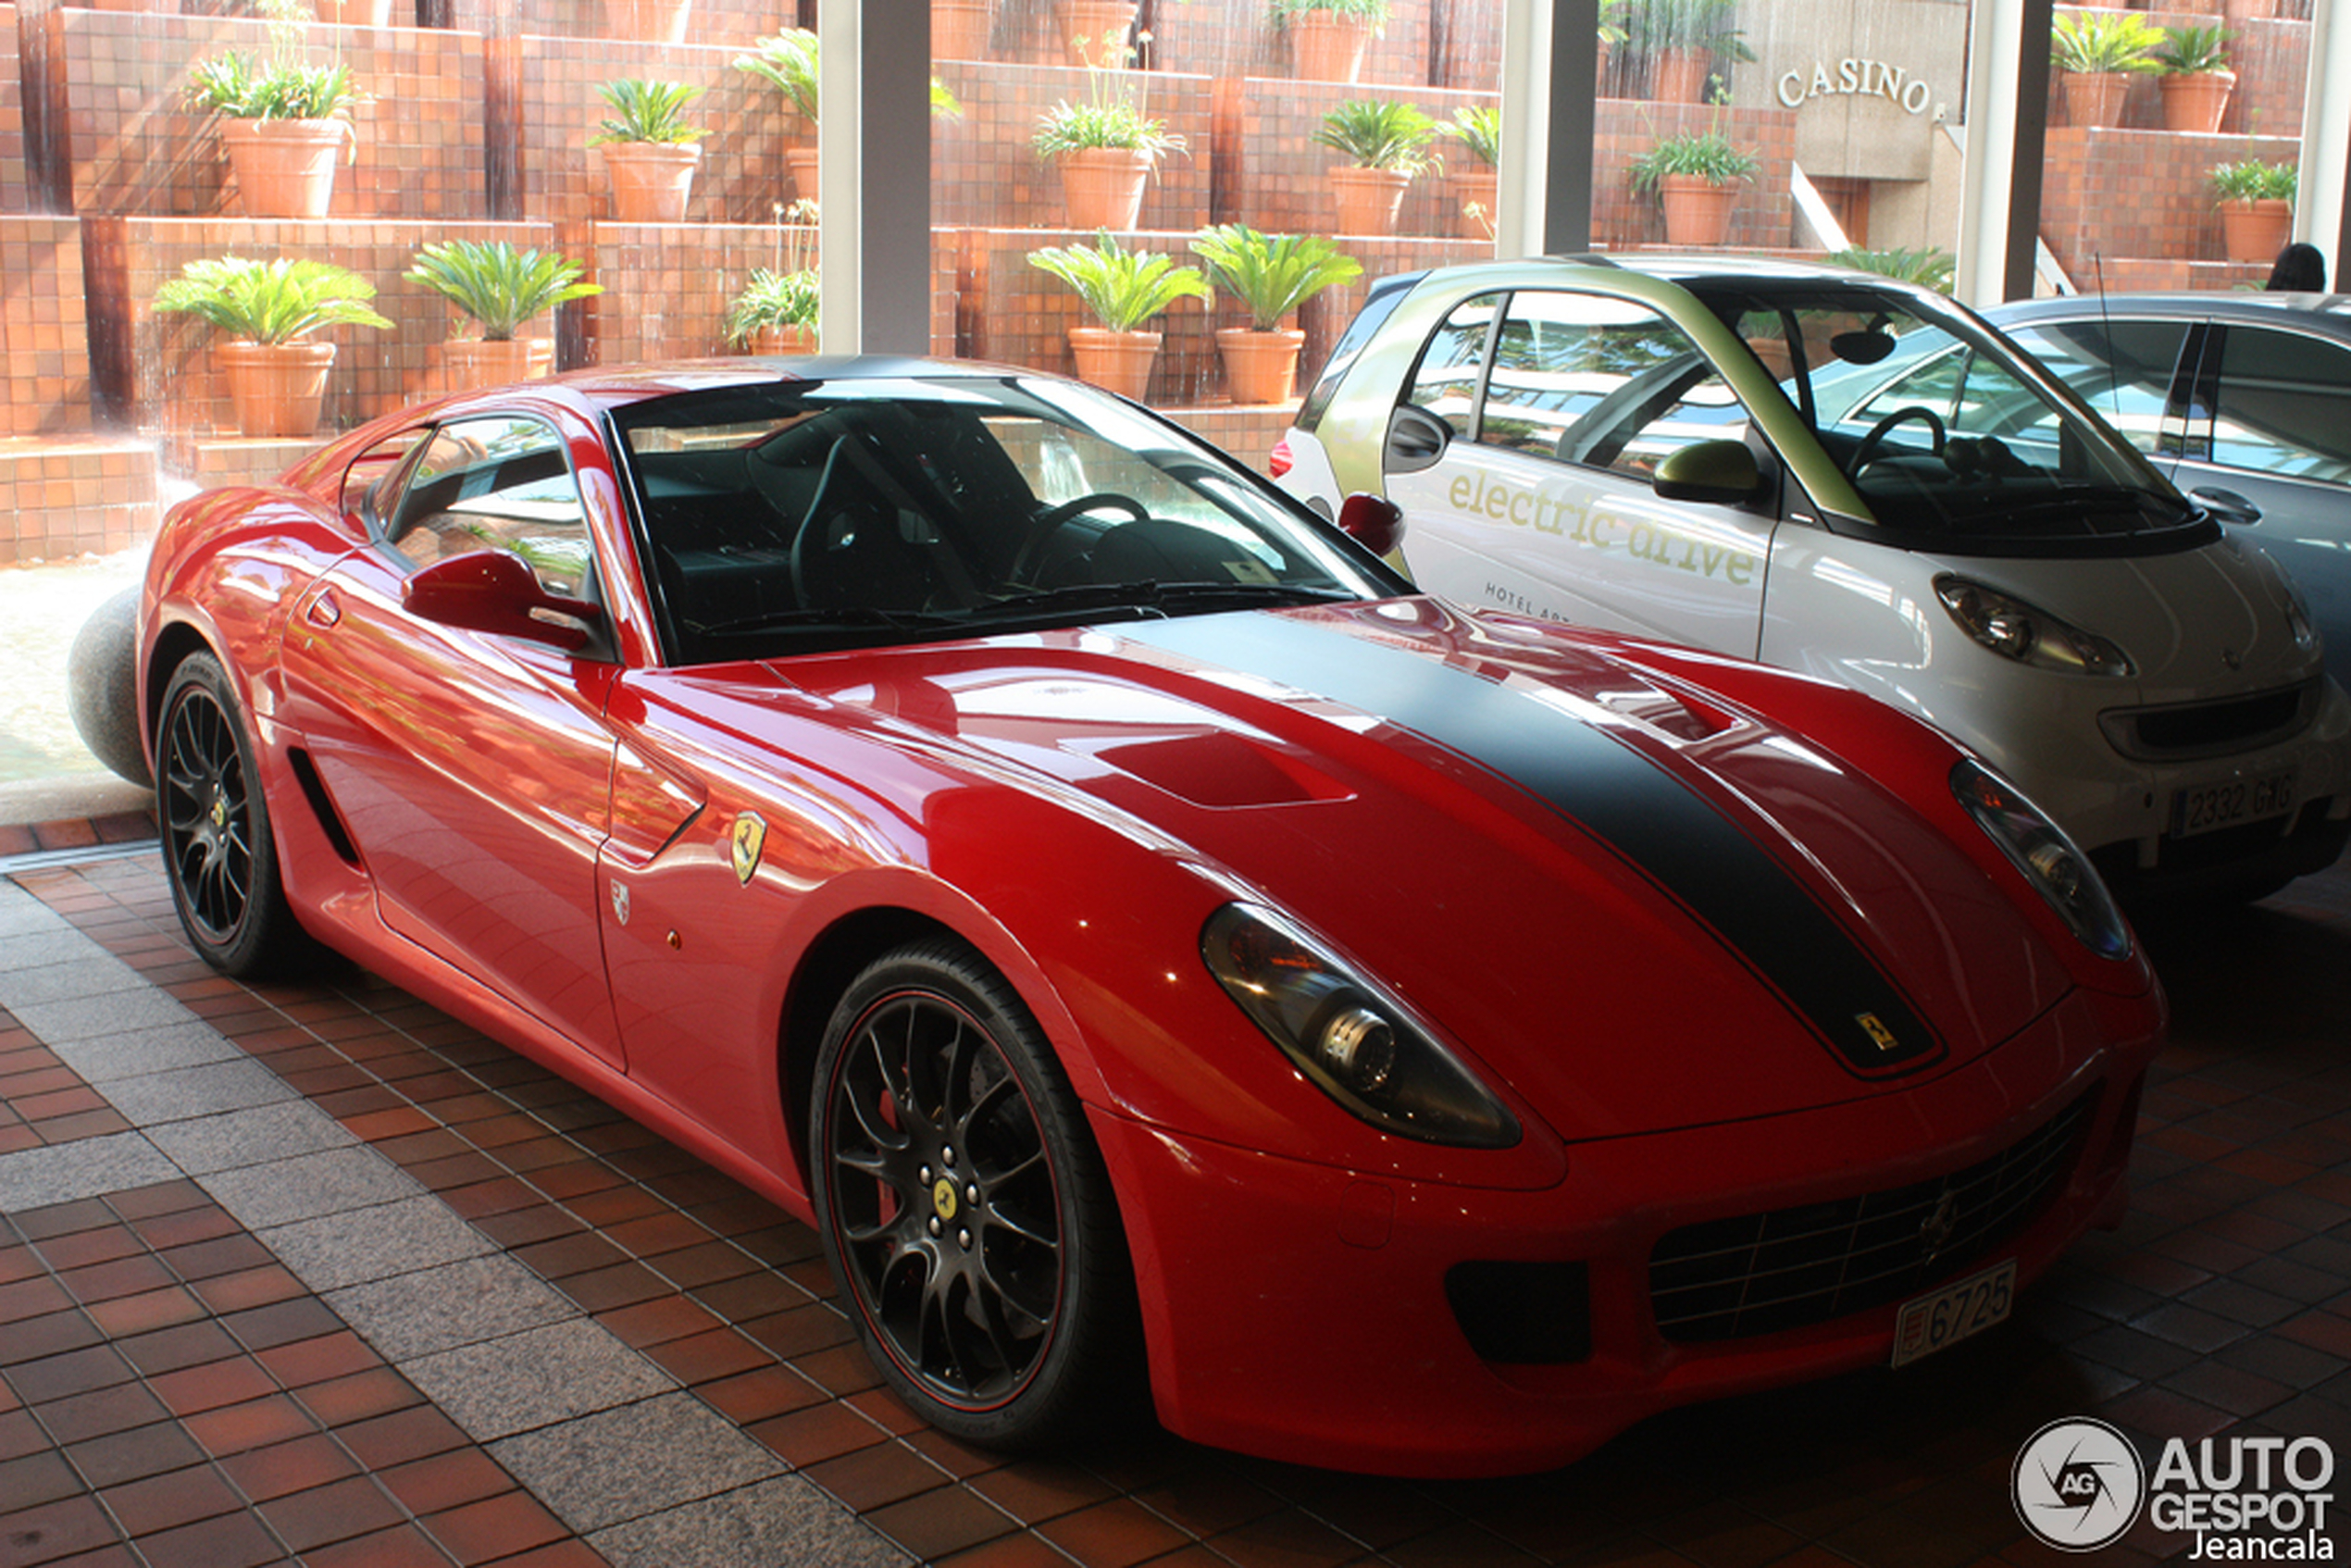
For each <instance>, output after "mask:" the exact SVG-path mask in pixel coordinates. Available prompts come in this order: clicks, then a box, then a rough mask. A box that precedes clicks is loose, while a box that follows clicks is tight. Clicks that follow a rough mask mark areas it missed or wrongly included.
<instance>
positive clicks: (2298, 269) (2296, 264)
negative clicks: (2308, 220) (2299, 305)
mask: <svg viewBox="0 0 2351 1568" xmlns="http://www.w3.org/2000/svg"><path fill="white" fill-rule="evenodd" d="M2261 286H2262V288H2264V289H2268V290H2287V291H2292V292H2296V293H2307V294H2322V293H2325V292H2327V258H2326V256H2325V255H2322V254H2321V253H2320V250H2319V247H2318V246H2316V245H2306V244H2304V243H2301V242H2300V241H2299V240H2297V241H2295V243H2293V244H2290V245H2288V246H2286V248H2285V249H2283V250H2282V251H2280V252H2279V253H2278V259H2277V263H2276V265H2275V266H2273V267H2271V268H2270V280H2269V281H2268V282H2266V283H2264V284H2262V285H2261Z"/></svg>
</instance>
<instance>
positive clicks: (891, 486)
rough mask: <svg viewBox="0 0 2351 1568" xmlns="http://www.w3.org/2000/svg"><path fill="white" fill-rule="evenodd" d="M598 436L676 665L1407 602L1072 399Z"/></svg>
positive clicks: (959, 393) (1204, 470) (986, 388)
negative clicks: (1242, 611) (614, 440)
mask: <svg viewBox="0 0 2351 1568" xmlns="http://www.w3.org/2000/svg"><path fill="white" fill-rule="evenodd" d="M613 423H614V426H615V428H616V431H617V434H618V437H619V443H618V444H619V448H620V451H621V454H622V467H624V469H625V470H626V472H625V478H626V479H627V480H628V483H629V484H630V486H631V487H632V489H633V490H634V492H635V501H636V507H637V513H638V516H639V518H640V519H641V527H642V529H643V539H644V543H645V545H646V558H647V560H648V561H649V562H650V563H651V564H652V570H653V576H654V579H655V581H654V592H655V595H656V598H657V600H658V602H659V605H660V609H661V613H662V616H663V619H664V622H665V635H666V636H667V637H668V639H669V640H670V642H671V644H672V649H673V653H674V656H675V658H676V661H677V662H678V663H681V664H707V663H713V662H717V661H721V660H728V659H740V658H766V657H774V656H777V655H783V654H790V653H807V652H814V651H818V650H823V649H835V648H841V647H856V646H868V645H876V644H881V643H889V642H902V641H920V640H926V639H935V638H939V637H954V636H967V635H980V634H989V633H995V632H1001V631H1012V630H1022V629H1037V628H1045V627H1051V626H1065V625H1073V624H1079V623H1083V622H1092V621H1106V620H1134V619H1139V618H1156V617H1160V616H1178V615H1199V614H1208V613H1213V612H1215V611H1219V610H1229V609H1238V608H1245V607H1251V606H1280V605H1284V604H1314V603H1319V602H1324V601H1328V600H1337V599H1358V598H1364V597H1384V596H1387V595H1389V594H1393V593H1397V592H1400V591H1405V590H1404V586H1403V584H1402V583H1401V582H1400V581H1399V579H1396V578H1395V577H1393V576H1392V575H1391V574H1390V573H1388V572H1387V569H1386V568H1385V567H1383V566H1380V565H1379V564H1378V562H1377V561H1375V559H1373V558H1372V557H1371V556H1370V555H1369V554H1366V553H1365V552H1363V551H1362V550H1360V549H1358V548H1357V547H1355V546H1354V545H1352V544H1351V543H1350V542H1348V541H1345V540H1344V539H1343V538H1340V537H1338V536H1337V535H1335V534H1333V533H1332V532H1330V531H1329V530H1328V529H1325V528H1324V527H1323V526H1322V525H1320V524H1319V523H1318V522H1317V521H1316V520H1315V519H1314V518H1313V517H1312V516H1310V515H1308V514H1307V513H1305V512H1303V511H1302V510H1301V509H1300V508H1299V507H1297V506H1296V505H1295V504H1292V503H1290V502H1289V501H1287V499H1285V498H1284V497H1282V496H1281V495H1280V494H1278V493H1277V492H1275V491H1274V490H1273V489H1272V488H1271V487H1270V486H1267V485H1265V484H1263V483H1262V482H1260V481H1259V480H1257V479H1255V478H1253V477H1252V476H1251V475H1250V474H1249V473H1248V472H1247V471H1246V470H1244V469H1242V468H1240V467H1238V466H1237V465H1235V464H1234V463H1232V462H1231V461H1230V460H1229V459H1227V458H1225V456H1223V455H1222V454H1219V453H1217V452H1215V451H1213V449H1211V448H1209V447H1207V446H1204V445H1202V444H1200V443H1199V442H1194V441H1192V440H1191V439H1190V438H1188V437H1187V436H1185V435H1184V434H1183V433H1182V432H1180V431H1178V430H1176V429H1173V428H1172V427H1170V426H1168V425H1165V424H1163V423H1162V422H1160V421H1159V420H1157V419H1155V418H1152V417H1150V416H1148V415H1145V414H1142V413H1140V412H1138V410H1136V409H1134V408H1132V407H1130V406H1129V405H1127V404H1124V403H1121V402H1119V401H1118V400H1117V399H1115V398H1112V397H1108V396H1105V395H1103V394H1101V393H1100V392H1094V391H1093V390H1092V389H1090V388H1088V387H1084V386H1080V385H1077V384H1076V383H1073V382H1063V381H1053V380H1042V379H1032V378H1026V377H1009V376H1008V377H1004V378H1001V379H984V378H978V377H970V378H964V377H939V378H935V379H915V378H872V377H861V378H854V379H843V380H831V381H783V382H777V383H775V384H773V385H766V386H753V387H734V388H728V389H724V390H718V391H706V392H689V393H681V394H678V395H676V396H672V397H666V398H659V399H654V400H652V401H649V402H646V403H641V404H632V405H630V406H628V407H627V408H624V409H621V410H619V411H617V412H616V413H615V414H614V416H613Z"/></svg>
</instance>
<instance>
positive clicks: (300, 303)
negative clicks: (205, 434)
mask: <svg viewBox="0 0 2351 1568" xmlns="http://www.w3.org/2000/svg"><path fill="white" fill-rule="evenodd" d="M375 297H376V289H375V285H374V284H372V283H370V282H368V281H367V280H366V279H365V278H362V277H360V276H359V275H358V274H357V273H356V272H354V271H352V270H351V269H349V268H342V267H336V266H333V265H331V264H330V263H327V262H323V261H312V260H309V259H307V258H305V257H283V256H281V257H280V258H279V259H277V260H275V261H254V260H247V259H245V258H243V257H239V256H233V255H229V256H218V257H212V258H208V259H205V260H202V261H192V262H190V263H188V264H187V265H186V266H185V267H182V268H180V276H179V277H177V278H175V279H173V280H170V281H169V282H168V283H166V284H164V285H163V287H162V288H160V289H157V290H156V291H155V309H156V310H158V311H167V312H186V313H188V314H190V315H193V316H196V317H201V318H202V319H203V320H204V321H205V322H207V323H208V324H210V325H211V326H212V328H213V329H214V330H217V331H220V332H224V333H226V334H228V337H227V339H226V341H224V342H220V343H219V344H218V345H217V346H216V347H215V349H214V351H213V352H214V355H215V357H216V358H217V359H218V361H219V364H220V367H221V370H222V372H223V373H224V374H225V375H226V376H227V378H228V381H229V399H230V403H231V404H233V405H234V406H235V408H236V416H237V429H238V432H239V433H240V434H242V435H248V436H306V435H309V434H310V433H311V432H312V431H314V430H316V429H317V428H318V409H319V405H320V404H322V403H323V402H324V401H325V399H326V393H327V374H328V372H329V371H330V370H331V369H333V368H334V363H335V345H334V344H333V343H331V342H315V341H313V340H312V339H311V337H310V334H311V333H313V332H315V331H317V330H318V329H320V328H321V327H333V326H344V325H349V326H359V327H389V326H391V325H392V323H391V322H390V321H388V320H386V319H385V318H384V317H381V316H379V315H378V314H377V313H376V311H375V309H374V307H373V306H371V305H369V304H368V303H367V302H368V301H370V300H372V299H374V298H375Z"/></svg>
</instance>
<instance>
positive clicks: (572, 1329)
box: [405, 1319, 676, 1442]
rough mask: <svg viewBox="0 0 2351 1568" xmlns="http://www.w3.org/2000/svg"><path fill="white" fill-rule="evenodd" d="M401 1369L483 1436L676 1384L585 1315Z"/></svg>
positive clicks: (482, 1438) (483, 1438) (561, 1417)
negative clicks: (585, 1318)
mask: <svg viewBox="0 0 2351 1568" xmlns="http://www.w3.org/2000/svg"><path fill="white" fill-rule="evenodd" d="M405 1370H406V1372H407V1374H408V1375H409V1376H410V1377H411V1378H413V1379H415V1381H416V1384H417V1388H420V1389H422V1390H423V1391H424V1393H425V1395H426V1397H428V1398H429V1399H430V1400H432V1401H433V1402H434V1403H435V1404H437V1405H439V1406H440V1407H441V1408H442V1410H444V1411H446V1412H449V1414H450V1416H451V1417H452V1418H453V1419H454V1420H455V1421H456V1423H457V1424H458V1425H460V1426H462V1427H464V1428H465V1429H466V1431H467V1432H469V1433H471V1434H472V1435H473V1436H474V1437H475V1438H477V1439H478V1440H480V1441H484V1442H486V1441H489V1440H490V1439H491V1438H495V1437H511V1436H513V1435H514V1434H516V1433H517V1432H528V1431H530V1430H531V1429H533V1428H534V1427H540V1426H546V1425H552V1424H554V1423H555V1422H558V1421H566V1420H569V1419H571V1418H572V1417H574V1416H580V1415H586V1414H589V1413H591V1412H595V1411H600V1410H608V1409H611V1408H613V1407H614V1406H616V1405H622V1404H627V1403H629V1402H631V1401H633V1400H643V1399H650V1398H652V1397H653V1395H655V1394H661V1393H666V1392H668V1391H670V1390H671V1389H672V1388H675V1387H676V1385H675V1384H673V1383H672V1382H671V1381H670V1379H669V1378H668V1377H667V1376H666V1375H664V1374H663V1373H662V1371H661V1370H660V1369H659V1368H658V1367H656V1366H654V1365H653V1363H650V1362H648V1361H646V1360H645V1359H644V1358H643V1357H642V1356H640V1355H639V1354H637V1352H636V1351H634V1350H629V1349H628V1347H626V1346H624V1345H622V1344H621V1343H620V1342H619V1341H618V1340H616V1339H615V1338H613V1337H612V1336H611V1335H609V1334H606V1333H605V1332H604V1331H603V1329H601V1328H598V1327H597V1326H596V1325H594V1324H592V1323H590V1322H587V1321H586V1320H584V1319H575V1320H572V1321H569V1322H565V1323H557V1324H551V1325H547V1326H545V1327H543V1328H534V1329H528V1330H526V1331H524V1332H523V1333H520V1334H516V1335H511V1336H508V1337H507V1338H503V1339H492V1340H489V1341H486V1342H484V1343H481V1344H476V1345H466V1346H461V1347H459V1348H457V1349H456V1350H443V1351H441V1352H440V1353H438V1354H435V1355H429V1356H423V1357H419V1358H418V1359H417V1360H415V1361H412V1362H409V1363H405Z"/></svg>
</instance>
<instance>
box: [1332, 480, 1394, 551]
mask: <svg viewBox="0 0 2351 1568" xmlns="http://www.w3.org/2000/svg"><path fill="white" fill-rule="evenodd" d="M1338 529H1339V532H1341V533H1343V534H1345V535H1347V537H1348V538H1350V539H1351V540H1353V541H1355V542H1356V543H1358V544H1360V545H1362V547H1363V548H1364V549H1366V550H1368V551H1370V552H1371V553H1372V554H1375V555H1385V554H1387V553H1388V552H1389V551H1391V550H1393V549H1395V548H1396V547H1397V546H1398V545H1399V544H1401V543H1403V542H1404V510H1403V508H1402V507H1400V506H1399V505H1397V504H1396V503H1395V502H1393V501H1390V500H1388V499H1387V498H1386V497H1385V496H1378V495H1374V494H1372V493H1370V492H1367V491H1361V490H1359V491H1356V492H1354V493H1353V494H1351V495H1350V496H1349V497H1348V498H1347V499H1346V500H1344V501H1342V502H1340V503H1339V504H1338Z"/></svg>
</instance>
